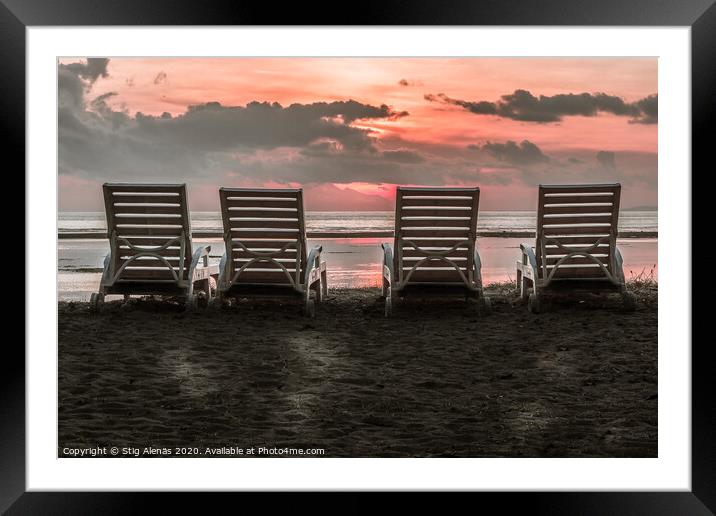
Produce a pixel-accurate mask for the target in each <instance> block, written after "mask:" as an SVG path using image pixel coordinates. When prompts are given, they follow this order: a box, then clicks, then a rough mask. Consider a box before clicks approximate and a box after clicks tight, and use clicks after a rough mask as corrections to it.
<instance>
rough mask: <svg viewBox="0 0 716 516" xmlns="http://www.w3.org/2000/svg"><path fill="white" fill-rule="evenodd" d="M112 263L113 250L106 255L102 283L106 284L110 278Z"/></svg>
mask: <svg viewBox="0 0 716 516" xmlns="http://www.w3.org/2000/svg"><path fill="white" fill-rule="evenodd" d="M111 264H112V251H110V252H108V253H107V255H106V256H105V257H104V269H103V270H102V279H101V280H100V283H101V284H102V285H105V284H106V281H107V280H109V268H110V266H111Z"/></svg>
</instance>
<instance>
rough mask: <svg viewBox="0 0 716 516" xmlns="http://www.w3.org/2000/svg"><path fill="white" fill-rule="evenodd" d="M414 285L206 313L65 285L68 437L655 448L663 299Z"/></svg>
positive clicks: (537, 451) (391, 446) (570, 449)
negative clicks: (488, 298)
mask: <svg viewBox="0 0 716 516" xmlns="http://www.w3.org/2000/svg"><path fill="white" fill-rule="evenodd" d="M491 293H492V295H493V312H492V313H491V314H489V315H487V316H479V315H478V313H477V311H476V309H475V307H474V305H472V303H465V302H464V300H463V299H462V298H459V299H455V298H453V299H427V300H424V299H406V300H404V301H402V302H400V303H398V305H397V306H396V308H395V309H394V316H393V318H391V319H385V318H384V317H383V302H382V300H381V299H380V298H379V291H378V290H377V289H344V290H332V291H330V292H329V298H328V299H327V300H326V301H324V303H322V304H321V305H320V306H319V307H318V309H317V317H316V319H313V320H311V319H306V318H304V317H303V316H302V315H301V312H300V305H299V303H298V301H294V300H292V299H286V300H284V301H283V302H280V303H279V302H275V301H272V300H261V301H254V300H251V301H248V300H244V301H241V302H240V303H238V305H237V306H232V307H230V308H227V309H224V310H221V311H217V312H213V311H210V312H206V313H188V312H184V311H183V308H182V307H181V306H179V305H172V304H171V303H166V302H157V301H151V300H138V301H134V300H133V301H132V302H130V303H128V304H127V305H124V306H122V303H121V302H110V303H108V304H107V305H106V306H105V310H104V311H103V312H102V313H100V314H91V313H90V312H89V310H88V306H87V304H85V303H72V302H70V303H68V302H61V303H59V450H58V453H59V454H60V455H62V449H63V448H64V447H94V446H107V447H111V446H117V447H145V446H153V447H168V448H173V447H175V446H181V447H195V446H196V447H198V448H200V450H202V451H203V450H204V449H205V448H206V447H229V446H236V447H244V448H248V447H251V446H267V447H292V448H301V449H308V448H323V449H324V450H325V455H324V456H326V457H434V456H437V457H656V456H657V402H658V400H657V305H656V293H655V291H652V292H646V293H642V294H641V295H640V301H639V304H638V309H637V311H636V312H633V313H625V312H622V311H621V310H620V304H619V301H618V298H610V299H607V300H599V299H588V300H586V301H583V302H578V303H574V302H569V303H562V302H559V301H557V302H555V303H554V304H553V306H552V309H551V310H550V311H549V312H547V313H544V314H540V315H533V314H531V313H529V312H528V311H527V309H526V308H525V307H524V306H520V305H519V301H518V300H517V299H516V297H515V295H514V294H513V293H512V292H510V291H505V290H499V291H498V290H494V289H493V290H492V292H491Z"/></svg>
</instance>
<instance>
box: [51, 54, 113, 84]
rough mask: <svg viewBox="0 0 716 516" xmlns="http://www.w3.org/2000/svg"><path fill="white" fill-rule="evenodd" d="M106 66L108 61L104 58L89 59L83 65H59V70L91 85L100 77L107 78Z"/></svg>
mask: <svg viewBox="0 0 716 516" xmlns="http://www.w3.org/2000/svg"><path fill="white" fill-rule="evenodd" d="M108 64H109V59H108V58H106V57H90V58H88V59H87V61H86V62H84V63H70V64H66V65H62V64H61V65H60V68H61V69H65V70H68V71H69V72H72V73H73V74H75V75H77V76H78V77H81V78H82V79H85V80H87V81H89V82H90V83H93V82H95V81H96V80H97V79H99V78H100V77H107V76H108V75H109V74H108V72H107V65H108Z"/></svg>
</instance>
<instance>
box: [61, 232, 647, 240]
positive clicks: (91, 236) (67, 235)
mask: <svg viewBox="0 0 716 516" xmlns="http://www.w3.org/2000/svg"><path fill="white" fill-rule="evenodd" d="M393 236H394V234H393V232H392V231H352V232H341V231H308V232H306V237H307V238H312V239H321V238H393ZM477 236H478V237H487V238H534V237H535V233H534V231H478V232H477ZM658 236H659V232H658V231H621V232H620V233H619V238H658ZM222 237H223V233H222V232H221V231H194V232H192V238H195V239H201V238H222ZM57 238H58V239H59V240H80V239H84V240H104V239H106V238H107V233H106V232H105V231H66V232H59V233H58V234H57Z"/></svg>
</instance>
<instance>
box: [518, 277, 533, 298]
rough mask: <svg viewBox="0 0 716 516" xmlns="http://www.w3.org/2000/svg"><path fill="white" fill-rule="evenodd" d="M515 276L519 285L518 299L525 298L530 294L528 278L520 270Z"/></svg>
mask: <svg viewBox="0 0 716 516" xmlns="http://www.w3.org/2000/svg"><path fill="white" fill-rule="evenodd" d="M517 277H518V280H517V281H518V283H519V287H520V299H523V300H524V299H527V298H528V297H529V295H530V279H529V278H525V277H524V275H523V274H522V272H521V271H520V272H518V273H517Z"/></svg>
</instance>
